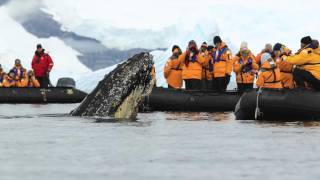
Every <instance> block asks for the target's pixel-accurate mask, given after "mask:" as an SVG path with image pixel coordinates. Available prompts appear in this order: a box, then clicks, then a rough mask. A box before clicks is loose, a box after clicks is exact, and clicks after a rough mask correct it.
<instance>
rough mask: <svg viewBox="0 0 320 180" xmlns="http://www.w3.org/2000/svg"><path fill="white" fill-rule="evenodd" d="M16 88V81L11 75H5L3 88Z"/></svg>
mask: <svg viewBox="0 0 320 180" xmlns="http://www.w3.org/2000/svg"><path fill="white" fill-rule="evenodd" d="M15 86H16V81H15V80H14V79H13V78H11V77H10V76H9V75H4V78H3V81H2V87H6V88H9V87H15Z"/></svg>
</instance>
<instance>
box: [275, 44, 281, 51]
mask: <svg viewBox="0 0 320 180" xmlns="http://www.w3.org/2000/svg"><path fill="white" fill-rule="evenodd" d="M281 47H282V44H281V43H276V44H275V45H274V46H273V51H280V49H281Z"/></svg>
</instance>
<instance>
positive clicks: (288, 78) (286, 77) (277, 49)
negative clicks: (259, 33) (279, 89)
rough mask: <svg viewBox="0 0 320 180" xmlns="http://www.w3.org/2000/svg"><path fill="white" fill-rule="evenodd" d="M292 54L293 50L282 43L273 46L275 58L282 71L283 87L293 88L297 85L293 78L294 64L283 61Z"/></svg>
mask: <svg viewBox="0 0 320 180" xmlns="http://www.w3.org/2000/svg"><path fill="white" fill-rule="evenodd" d="M290 55H291V50H290V49H288V48H287V47H286V46H285V45H283V44H281V43H276V44H275V45H274V47H273V58H274V60H275V61H276V64H277V66H278V67H279V69H280V72H281V82H282V85H283V88H286V89H293V88H294V87H295V84H294V80H293V74H292V72H293V65H292V64H290V63H288V62H286V61H283V58H286V57H287V56H290Z"/></svg>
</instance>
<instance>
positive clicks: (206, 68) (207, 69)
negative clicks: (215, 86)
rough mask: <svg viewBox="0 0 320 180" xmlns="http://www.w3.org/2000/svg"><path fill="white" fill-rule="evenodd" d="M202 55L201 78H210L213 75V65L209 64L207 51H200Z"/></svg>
mask: <svg viewBox="0 0 320 180" xmlns="http://www.w3.org/2000/svg"><path fill="white" fill-rule="evenodd" d="M202 55H203V56H204V57H205V62H204V64H203V67H202V79H206V80H212V77H213V65H212V64H210V63H211V62H212V61H211V62H210V56H211V55H210V54H209V52H208V51H206V52H204V53H202ZM210 66H211V68H212V69H211V70H210Z"/></svg>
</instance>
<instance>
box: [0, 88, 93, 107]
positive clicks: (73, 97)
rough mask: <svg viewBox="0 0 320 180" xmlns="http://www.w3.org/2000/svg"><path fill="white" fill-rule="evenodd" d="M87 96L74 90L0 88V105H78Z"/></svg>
mask: <svg viewBox="0 0 320 180" xmlns="http://www.w3.org/2000/svg"><path fill="white" fill-rule="evenodd" d="M86 96H87V94H86V93H85V92H82V91H80V90H77V89H74V88H66V87H52V88H0V103H24V104H29V103H79V102H81V101H82V100H83V99H84V98H85V97H86Z"/></svg>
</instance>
